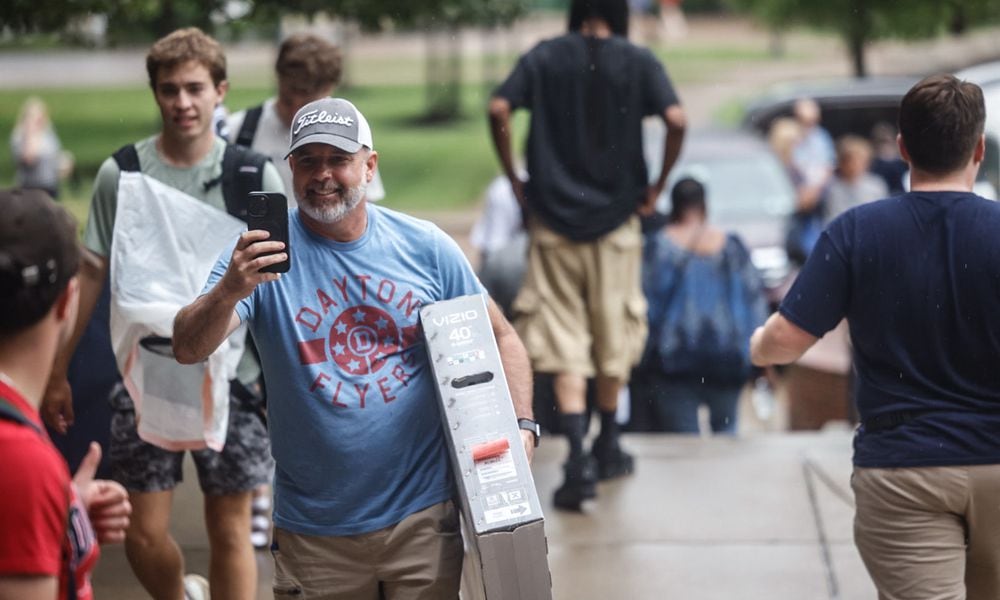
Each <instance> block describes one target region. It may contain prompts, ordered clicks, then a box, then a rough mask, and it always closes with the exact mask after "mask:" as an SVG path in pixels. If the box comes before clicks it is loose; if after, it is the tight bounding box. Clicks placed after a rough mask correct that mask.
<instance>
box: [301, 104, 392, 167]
mask: <svg viewBox="0 0 1000 600" xmlns="http://www.w3.org/2000/svg"><path fill="white" fill-rule="evenodd" d="M306 144H329V145H331V146H333V147H335V148H340V149H341V150H343V151H344V152H350V153H351V154H353V153H355V152H357V151H358V150H360V149H361V147H362V146H364V147H366V148H368V149H369V150H371V149H373V148H374V146H373V145H372V130H371V127H369V126H368V121H367V120H365V116H364V115H362V114H361V111H360V110H358V109H357V107H355V106H354V105H353V104H351V103H350V102H348V101H347V100H344V99H343V98H323V99H322V100H316V101H314V102H310V103H309V104H306V105H305V106H303V107H302V108H300V109H299V111H298V112H297V113H295V118H294V119H292V127H291V144H290V145H289V147H288V154H291V153H292V152H294V151H295V150H296V149H298V148H300V147H302V146H304V145H306ZM288 154H286V155H285V156H286V157H287V156H288Z"/></svg>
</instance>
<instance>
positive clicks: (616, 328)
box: [513, 216, 646, 380]
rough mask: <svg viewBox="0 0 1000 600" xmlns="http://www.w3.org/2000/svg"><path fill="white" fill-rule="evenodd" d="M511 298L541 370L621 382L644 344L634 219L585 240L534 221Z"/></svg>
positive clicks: (516, 323) (638, 234) (638, 245)
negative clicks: (521, 277)
mask: <svg viewBox="0 0 1000 600" xmlns="http://www.w3.org/2000/svg"><path fill="white" fill-rule="evenodd" d="M530 237H531V244H530V247H529V250H528V269H527V273H525V278H524V285H523V287H522V288H521V291H520V293H518V295H517V298H515V300H514V306H513V319H514V326H515V327H516V328H517V332H518V334H519V335H520V336H521V339H522V340H523V341H524V345H525V346H526V347H527V349H528V354H529V355H530V356H531V363H532V367H533V368H534V369H535V371H538V372H540V373H573V374H576V375H582V376H584V377H592V376H594V375H605V376H608V377H617V378H620V379H622V380H628V376H629V372H630V371H631V370H632V367H633V366H634V365H635V364H636V363H637V362H638V360H639V358H640V356H641V355H642V350H643V347H644V345H645V343H646V299H645V297H643V295H642V283H641V281H640V275H639V269H640V264H641V260H642V235H641V231H640V226H639V218H638V217H636V216H632V217H631V218H630V219H629V220H628V221H626V222H625V223H624V224H623V225H622V226H621V227H619V228H618V229H615V230H614V231H612V232H610V233H608V234H606V235H605V236H603V237H601V238H598V239H597V240H594V241H590V242H575V241H573V240H570V239H569V238H566V237H564V236H562V235H560V234H558V233H556V232H554V231H552V230H551V229H548V228H546V227H545V226H543V225H541V224H539V223H537V222H535V223H534V224H533V225H532V227H531V230H530Z"/></svg>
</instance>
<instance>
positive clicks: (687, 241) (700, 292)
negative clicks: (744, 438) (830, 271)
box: [628, 178, 768, 434]
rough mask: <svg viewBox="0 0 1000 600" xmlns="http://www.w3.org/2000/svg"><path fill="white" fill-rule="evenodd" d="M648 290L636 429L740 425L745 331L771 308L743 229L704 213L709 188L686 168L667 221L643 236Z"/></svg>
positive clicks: (635, 384) (746, 369)
mask: <svg viewBox="0 0 1000 600" xmlns="http://www.w3.org/2000/svg"><path fill="white" fill-rule="evenodd" d="M642 269H643V271H642V280H643V291H644V293H645V294H646V299H647V301H648V303H649V339H648V341H647V344H646V351H645V353H644V355H643V360H642V362H641V363H640V366H639V367H638V368H637V369H636V371H635V372H634V374H633V377H632V383H631V385H630V391H631V402H632V403H631V409H632V411H631V415H630V419H631V420H630V423H629V427H628V428H629V430H631V431H665V432H677V433H699V429H700V428H699V423H698V409H699V407H701V406H702V405H705V406H707V407H708V410H709V415H710V417H709V422H710V425H711V429H712V431H713V432H714V433H726V434H734V433H736V425H737V405H738V401H739V397H740V391H741V390H742V388H743V385H744V384H745V383H746V382H747V381H748V380H749V379H750V376H751V374H752V372H753V369H752V367H751V364H750V348H749V342H748V340H749V339H750V338H749V336H750V334H751V333H753V330H754V329H755V328H756V327H758V326H759V325H761V324H763V323H764V320H765V319H766V318H767V313H768V310H767V299H766V298H765V296H764V283H763V281H762V280H761V277H760V274H759V273H758V272H757V269H756V268H755V267H754V266H753V263H752V262H751V261H750V253H749V252H748V250H747V248H746V246H745V245H744V243H743V241H742V240H740V238H739V237H738V236H737V235H735V234H733V233H726V232H725V231H722V230H721V229H718V228H716V227H714V226H712V225H711V224H709V222H708V207H707V204H706V200H705V188H704V187H703V186H702V184H701V183H699V182H698V181H697V180H695V179H691V178H684V179H681V180H680V181H678V182H677V184H676V185H675V186H674V188H673V190H672V192H671V209H670V216H669V221H668V223H667V225H666V227H664V228H662V229H660V230H658V231H656V232H654V233H652V234H651V235H650V236H649V237H647V240H646V249H645V251H644V252H643V262H642Z"/></svg>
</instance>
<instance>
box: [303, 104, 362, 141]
mask: <svg viewBox="0 0 1000 600" xmlns="http://www.w3.org/2000/svg"><path fill="white" fill-rule="evenodd" d="M314 123H330V124H333V125H343V126H345V127H351V126H353V125H354V117H345V116H343V115H341V114H340V113H332V114H331V113H329V112H327V111H325V110H319V111H317V110H310V111H309V112H307V113H305V114H303V115H302V116H300V117H299V119H298V121H297V122H296V125H295V129H294V130H292V135H298V133H299V132H300V131H302V128H303V127H307V126H309V125H312V124H314Z"/></svg>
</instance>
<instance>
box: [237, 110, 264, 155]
mask: <svg viewBox="0 0 1000 600" xmlns="http://www.w3.org/2000/svg"><path fill="white" fill-rule="evenodd" d="M263 112H264V105H263V104H258V105H257V106H255V107H253V108H248V109H247V112H246V116H245V117H243V124H242V125H240V132H239V133H237V134H236V142H235V143H236V144H237V145H238V146H246V147H247V148H249V147H250V146H252V145H253V138H254V137H256V135H257V125H258V124H259V123H260V115H261V114H263Z"/></svg>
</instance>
